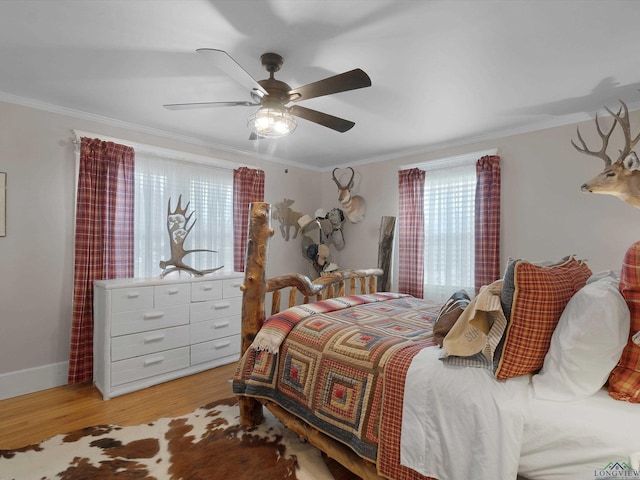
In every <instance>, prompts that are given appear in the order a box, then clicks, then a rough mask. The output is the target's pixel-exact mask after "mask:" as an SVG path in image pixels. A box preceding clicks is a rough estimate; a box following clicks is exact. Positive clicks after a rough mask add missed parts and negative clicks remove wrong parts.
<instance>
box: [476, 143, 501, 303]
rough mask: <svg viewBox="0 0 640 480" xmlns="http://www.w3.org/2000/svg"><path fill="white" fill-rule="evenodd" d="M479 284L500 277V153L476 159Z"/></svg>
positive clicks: (477, 275)
mask: <svg viewBox="0 0 640 480" xmlns="http://www.w3.org/2000/svg"><path fill="white" fill-rule="evenodd" d="M476 175H477V183H476V215H475V229H476V237H475V267H474V272H475V287H476V294H477V293H478V292H479V291H480V287H482V286H483V285H488V284H490V283H492V282H493V281H494V280H497V279H498V278H500V157H499V156H498V155H486V156H484V157H482V158H481V159H479V160H478V161H477V163H476Z"/></svg>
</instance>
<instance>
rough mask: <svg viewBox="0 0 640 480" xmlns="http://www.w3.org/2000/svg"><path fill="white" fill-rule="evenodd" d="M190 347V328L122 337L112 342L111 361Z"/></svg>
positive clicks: (184, 326)
mask: <svg viewBox="0 0 640 480" xmlns="http://www.w3.org/2000/svg"><path fill="white" fill-rule="evenodd" d="M187 345H189V326H188V325H182V326H181V327H173V328H165V329H162V330H153V331H151V332H142V333H134V334H132V335H121V336H119V337H115V338H114V339H113V340H112V341H111V360H113V361H118V360H124V359H125V358H131V357H138V356H140V355H147V354H149V353H154V352H160V351H162V350H170V349H172V348H178V347H184V346H187Z"/></svg>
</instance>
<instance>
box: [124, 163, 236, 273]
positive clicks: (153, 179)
mask: <svg viewBox="0 0 640 480" xmlns="http://www.w3.org/2000/svg"><path fill="white" fill-rule="evenodd" d="M135 180H136V186H135V233H134V238H135V251H134V253H135V276H136V277H150V276H153V277H155V276H158V275H160V273H161V272H162V269H161V268H160V260H168V259H169V258H170V257H171V252H170V247H169V234H168V232H167V208H168V203H169V199H171V210H172V211H173V210H175V208H176V206H177V204H178V198H179V197H180V195H182V208H184V207H186V205H187V203H189V202H190V204H189V209H188V211H187V215H189V214H190V213H193V217H192V219H191V222H189V224H190V225H191V223H192V222H193V220H196V222H195V226H194V228H193V230H191V232H190V233H189V235H188V237H187V239H186V241H185V243H184V246H185V249H187V250H191V249H208V250H216V251H217V253H210V252H198V253H192V254H189V255H187V256H186V257H185V258H184V261H185V263H186V264H187V265H189V266H191V267H193V268H196V269H198V270H204V269H209V268H216V267H219V266H221V265H224V269H222V270H223V271H225V270H226V271H233V171H232V170H230V169H225V168H218V167H213V166H209V165H205V164H199V163H194V162H185V161H180V160H175V159H167V158H162V157H158V156H155V155H150V154H138V152H136V165H135Z"/></svg>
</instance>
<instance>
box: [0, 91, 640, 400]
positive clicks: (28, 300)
mask: <svg viewBox="0 0 640 480" xmlns="http://www.w3.org/2000/svg"><path fill="white" fill-rule="evenodd" d="M639 117H640V115H639V112H633V113H632V130H633V131H634V132H635V131H636V130H637V128H638V127H637V125H638V124H640V118H639ZM72 129H80V130H85V131H89V132H96V133H101V134H103V135H105V136H111V137H117V138H122V139H126V140H130V141H133V142H138V143H147V144H151V145H156V146H158V147H163V148H170V149H176V150H183V151H187V152H190V153H194V154H200V155H209V156H212V157H215V158H221V159H224V160H228V161H237V162H241V163H244V164H251V165H255V166H257V167H259V168H262V169H263V170H265V173H266V183H265V200H266V201H268V202H277V201H281V200H282V199H284V198H292V199H294V200H295V203H294V204H293V208H294V209H295V210H298V211H301V212H303V213H308V214H310V215H313V213H314V212H315V210H316V209H317V208H320V207H321V208H324V209H325V210H330V209H331V208H333V207H335V206H339V203H338V201H337V192H336V190H337V189H336V185H335V184H334V183H333V180H332V179H331V172H327V173H317V172H313V171H309V170H305V169H300V168H296V167H291V166H284V165H282V164H277V163H273V162H267V161H263V160H258V159H247V158H240V157H237V156H234V155H232V154H229V153H226V152H219V151H212V150H211V149H208V148H206V147H202V146H194V145H189V144H180V143H179V142H175V141H171V140H167V139H164V138H159V137H153V136H151V135H148V134H143V133H139V132H133V131H127V130H124V129H121V128H117V127H113V126H107V125H103V124H99V123H97V122H93V121H89V120H82V119H78V118H72V117H69V116H65V115H61V114H56V113H49V112H44V111H40V110H36V109H32V108H27V107H23V106H18V105H14V104H9V103H1V102H0V171H3V172H7V174H8V198H7V208H8V211H7V236H6V237H5V238H0V398H6V397H8V396H12V395H18V394H21V393H26V392H28V391H32V390H37V389H40V388H46V387H49V386H54V385H59V384H61V383H65V382H66V361H67V359H68V355H69V338H70V327H71V296H72V278H73V272H72V270H73V209H74V203H73V202H74V171H75V166H74V154H73V145H72V143H71V141H72V139H73V135H72V133H71V130H72ZM581 131H582V132H583V135H584V137H585V139H586V140H587V141H588V142H589V141H591V142H597V141H598V139H597V138H596V135H595V133H594V129H593V124H592V123H591V122H586V123H584V124H581ZM574 136H575V125H570V126H565V127H558V128H553V129H548V130H541V131H538V132H533V133H528V134H522V135H515V136H510V137H505V138H500V139H497V140H494V141H487V142H481V143H476V144H472V145H466V146H464V147H457V148H450V149H447V150H443V151H438V152H430V153H425V154H421V155H414V156H412V157H408V158H402V159H397V160H392V161H387V162H382V163H376V164H369V165H362V166H354V167H355V170H356V186H355V188H354V192H353V193H355V194H360V195H362V196H364V197H365V199H366V200H367V203H368V213H367V217H366V219H365V221H364V222H363V223H361V224H357V225H353V224H349V223H347V224H346V225H345V238H346V247H345V249H344V250H343V251H334V256H335V260H336V261H337V263H338V264H339V265H340V266H341V267H343V268H349V267H369V266H375V265H376V263H377V255H378V247H377V242H378V236H379V226H380V219H381V217H382V216H384V215H394V216H397V210H398V207H397V204H398V187H397V183H398V174H397V172H398V167H399V166H400V165H407V164H413V163H416V162H422V161H427V160H431V159H436V158H442V157H445V156H452V155H460V154H463V153H468V152H474V151H480V150H486V149H490V148H498V150H499V155H500V156H501V158H502V199H503V200H502V255H501V263H502V267H503V268H504V265H505V264H506V260H507V258H508V257H509V256H513V257H525V258H529V259H531V260H540V259H549V258H558V257H561V256H563V255H566V254H568V253H575V254H577V255H578V256H579V257H581V258H586V259H588V260H589V264H590V265H591V267H592V269H593V270H594V271H598V270H602V269H616V270H617V269H619V268H620V264H621V261H622V258H623V256H624V253H625V251H626V249H627V248H628V247H629V245H631V243H633V242H635V241H636V240H638V239H639V237H640V210H638V209H634V208H633V207H630V206H628V205H627V204H625V203H623V202H621V201H620V200H618V199H616V198H614V197H610V196H601V195H593V194H585V193H581V192H580V189H579V186H580V185H581V184H582V183H583V182H584V181H586V180H588V179H589V178H591V177H592V176H594V175H595V174H596V173H598V172H599V171H600V170H601V169H602V162H601V161H600V160H598V159H595V158H592V157H587V156H585V155H581V154H579V153H578V152H576V151H575V150H574V149H573V147H572V146H571V144H570V139H571V138H575V137H574ZM614 142H615V141H614V140H612V144H614ZM594 145H595V144H594ZM273 226H274V228H275V229H276V234H275V235H274V237H273V238H272V241H271V245H270V250H269V267H268V275H269V276H273V275H280V274H283V273H287V272H292V271H298V272H305V273H307V272H308V271H309V267H308V262H307V261H306V260H305V259H304V258H303V257H302V254H301V248H300V242H299V238H298V239H296V240H293V239H291V240H289V242H285V241H284V239H283V238H282V236H281V235H280V233H279V231H278V224H277V223H274V225H273ZM396 250H397V249H396ZM394 267H395V268H396V271H395V272H394V276H393V279H394V286H395V284H396V283H397V262H396V264H395V265H394ZM16 385H18V386H16Z"/></svg>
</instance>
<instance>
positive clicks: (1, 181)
mask: <svg viewBox="0 0 640 480" xmlns="http://www.w3.org/2000/svg"><path fill="white" fill-rule="evenodd" d="M6 235H7V174H6V173H4V172H0V237H5V236H6Z"/></svg>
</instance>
